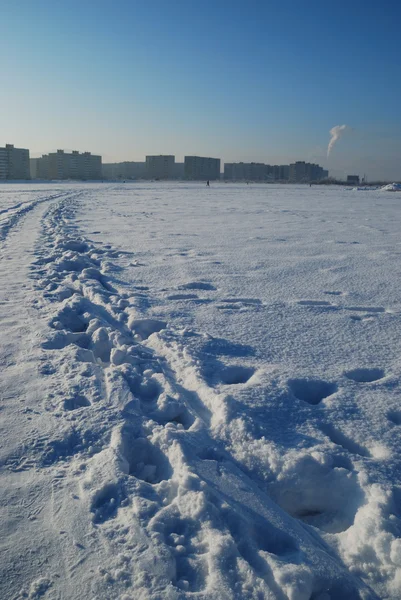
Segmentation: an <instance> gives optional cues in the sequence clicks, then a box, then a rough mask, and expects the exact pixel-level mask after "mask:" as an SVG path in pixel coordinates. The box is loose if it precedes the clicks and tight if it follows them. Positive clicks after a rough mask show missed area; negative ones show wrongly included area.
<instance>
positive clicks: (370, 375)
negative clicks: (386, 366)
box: [344, 369, 385, 383]
mask: <svg viewBox="0 0 401 600" xmlns="http://www.w3.org/2000/svg"><path fill="white" fill-rule="evenodd" d="M344 375H345V376H346V377H348V379H352V381H356V382H357V383H371V382H372V381H377V380H378V379H382V378H383V377H384V375H385V373H384V371H383V369H353V370H352V371H346V372H345V373H344Z"/></svg>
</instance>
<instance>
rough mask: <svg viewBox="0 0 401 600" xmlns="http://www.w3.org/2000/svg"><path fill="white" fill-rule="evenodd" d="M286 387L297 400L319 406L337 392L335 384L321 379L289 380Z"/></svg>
mask: <svg viewBox="0 0 401 600" xmlns="http://www.w3.org/2000/svg"><path fill="white" fill-rule="evenodd" d="M288 385H289V387H290V390H291V392H292V393H293V394H294V396H295V397H296V398H298V400H303V401H304V402H308V404H312V405H316V404H319V402H321V401H322V400H323V399H324V398H327V397H328V396H331V394H334V393H335V392H336V391H337V386H336V384H335V383H330V382H328V381H322V380H321V379H290V380H289V381H288Z"/></svg>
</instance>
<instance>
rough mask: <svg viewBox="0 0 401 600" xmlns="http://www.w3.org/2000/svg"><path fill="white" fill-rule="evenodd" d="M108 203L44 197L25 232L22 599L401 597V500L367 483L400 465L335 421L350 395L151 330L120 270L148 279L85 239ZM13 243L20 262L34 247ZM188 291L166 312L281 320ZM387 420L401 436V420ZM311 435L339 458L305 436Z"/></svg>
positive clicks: (12, 534)
mask: <svg viewBox="0 0 401 600" xmlns="http://www.w3.org/2000/svg"><path fill="white" fill-rule="evenodd" d="M111 191H112V190H111ZM115 193H118V190H115ZM94 195H96V191H95V192H90V191H81V192H73V191H69V192H68V193H65V195H64V196H62V197H58V198H50V197H48V198H47V201H48V202H49V204H50V207H48V206H47V204H46V205H45V204H43V205H42V200H43V202H45V199H42V200H41V202H39V201H38V202H37V204H36V205H35V206H32V212H31V213H30V214H31V215H34V219H35V220H34V221H33V222H31V223H30V222H29V218H28V217H27V221H26V222H25V224H23V225H22V226H21V230H20V236H21V239H23V238H24V236H25V235H26V232H28V231H30V232H31V233H30V238H28V239H27V240H26V246H25V249H26V250H27V249H29V248H30V249H31V251H32V249H34V253H35V256H36V257H35V260H34V261H33V262H32V263H31V266H30V267H29V268H30V271H31V282H33V284H34V288H35V291H34V292H32V293H30V294H28V295H27V297H26V298H25V299H24V292H23V291H22V290H21V287H20V286H21V285H24V284H22V281H23V280H24V279H23V274H22V275H21V279H20V281H18V282H17V285H16V288H15V290H13V294H12V296H13V297H15V298H19V304H18V305H17V309H16V311H15V312H14V315H13V313H9V315H10V316H13V318H14V319H15V320H16V321H17V320H18V318H17V317H18V311H21V309H22V307H23V306H24V302H25V306H26V307H29V310H28V317H29V318H28V319H27V322H26V323H25V324H24V327H25V328H26V329H27V331H28V337H30V339H31V342H30V347H29V348H28V349H25V350H24V352H25V358H24V361H25V362H24V363H23V364H27V365H28V371H29V372H28V374H27V375H26V376H25V377H24V376H23V377H22V378H21V381H20V383H19V384H18V386H16V387H14V390H13V394H12V395H11V396H10V397H9V398H8V399H7V398H6V397H5V393H4V392H5V391H6V390H2V396H3V399H4V400H6V402H5V409H4V410H5V411H6V412H7V415H10V416H9V417H8V416H7V418H8V421H7V422H8V424H9V425H10V427H11V429H12V431H13V435H14V436H15V439H14V440H13V441H12V439H11V438H9V439H8V440H7V444H6V445H5V446H6V447H5V448H4V449H3V452H2V455H1V461H2V464H3V466H4V471H3V477H4V480H5V481H6V482H7V491H6V492H4V493H3V498H2V500H3V503H4V502H7V503H8V506H9V507H10V510H11V512H12V513H14V514H15V517H14V518H12V519H11V520H10V519H9V520H8V522H9V523H11V524H12V527H11V531H10V530H9V531H7V529H4V534H5V539H6V540H8V541H9V542H13V544H14V549H13V550H12V549H11V547H10V545H9V544H8V545H7V542H6V544H5V548H6V549H7V552H9V553H10V555H9V558H8V559H6V560H5V562H4V563H3V565H4V566H3V577H2V581H4V582H5V583H4V588H3V589H4V590H5V592H6V597H10V598H17V597H18V598H24V597H25V598H26V597H27V598H38V597H41V596H43V597H46V598H49V599H50V598H71V599H74V598H81V597H82V596H88V597H90V598H91V597H93V598H95V597H96V598H110V599H111V598H113V599H114V598H121V599H123V598H124V599H128V598H136V597H141V598H142V597H143V598H186V597H188V598H189V597H199V598H205V599H206V598H222V599H224V598H227V599H229V598H279V599H281V598H283V599H284V598H293V599H298V598H299V599H303V598H305V599H307V600H309V599H311V600H312V599H313V600H318V599H319V600H327V599H328V598H332V599H335V598H345V597H346V598H376V597H384V594H388V595H389V596H391V595H392V594H393V596H392V597H396V593H397V592H395V591H394V590H396V589H397V587H396V586H397V585H398V583H397V582H398V579H397V578H398V577H399V571H398V559H399V552H400V545H399V531H398V527H399V524H398V519H399V517H398V516H395V515H396V511H395V512H394V510H393V508H392V507H393V505H394V506H395V505H397V502H398V499H397V498H398V497H397V496H396V494H397V490H396V489H394V490H392V489H391V488H389V487H388V486H386V485H384V486H380V484H379V481H374V482H372V483H370V481H369V478H370V477H373V479H374V478H375V469H376V467H375V466H374V465H372V460H376V461H379V463H378V467H377V468H378V473H379V474H380V473H382V472H383V473H384V471H383V470H382V466H381V464H380V460H381V459H382V458H385V452H386V448H385V446H383V445H380V444H376V445H373V444H371V443H370V442H369V441H367V442H366V443H363V441H362V440H359V436H355V437H356V439H355V437H354V436H352V434H349V433H348V432H347V431H346V430H344V427H343V426H342V424H341V421H339V420H336V419H334V418H330V410H329V406H330V404H325V403H327V402H329V403H330V402H335V398H336V394H337V393H338V391H339V385H338V383H337V382H335V381H333V380H332V378H330V377H329V378H327V380H326V379H324V378H319V377H316V376H315V377H313V376H297V375H296V374H295V375H294V376H292V377H287V376H286V375H285V374H282V373H281V372H280V370H279V369H277V366H275V365H272V364H271V363H266V362H265V363H263V361H260V359H258V358H257V357H256V356H255V352H254V349H253V348H252V347H251V346H249V345H247V344H241V343H238V342H233V341H230V340H229V339H225V338H222V337H215V336H212V335H210V334H207V333H205V332H199V331H196V330H194V329H193V328H190V327H180V326H178V327H177V326H174V321H173V320H172V319H171V317H172V313H170V314H168V315H166V318H163V315H162V314H159V315H154V311H153V310H152V304H153V299H152V296H151V291H150V290H149V289H147V286H145V285H137V286H134V285H132V284H131V283H129V282H127V280H126V278H125V272H124V270H123V267H122V266H121V265H125V264H127V263H129V264H130V265H131V266H132V267H133V268H134V270H135V269H138V264H139V265H140V264H141V263H140V261H139V262H138V261H136V259H135V257H134V255H133V254H132V253H131V251H127V250H124V249H121V248H120V249H118V248H117V247H113V246H111V245H109V244H104V243H102V242H101V243H94V242H93V241H91V240H90V239H89V237H87V236H85V235H84V234H83V232H82V231H81V230H80V228H79V219H78V218H77V214H78V213H80V212H81V211H82V207H83V206H84V205H85V204H88V205H89V203H92V202H93V198H94ZM92 206H93V205H92ZM34 208H35V209H36V211H35V210H33V209H34ZM17 210H18V208H17ZM39 222H40V223H41V234H40V237H39V238H38V239H37V240H36V241H34V237H35V233H36V232H37V225H36V224H39ZM35 227H36V231H35ZM12 235H15V236H17V233H13V234H12ZM8 243H9V244H12V243H14V247H16V244H17V243H18V237H15V239H14V240H11V239H8ZM21 251H22V252H23V251H24V249H23V248H22V249H21ZM15 260H17V257H15ZM6 272H7V270H6V271H5V274H4V276H6ZM25 285H26V284H25ZM177 287H178V288H179V289H178V290H176V292H173V291H172V290H166V291H165V292H163V294H164V295H165V297H167V299H168V300H169V302H187V301H189V302H194V303H196V302H200V306H202V302H201V301H202V300H210V301H211V302H214V303H215V306H216V309H217V311H220V312H221V311H222V312H225V311H230V312H231V313H234V314H241V315H246V313H247V312H249V311H252V312H250V314H251V315H252V314H255V311H265V310H266V308H265V302H264V301H262V300H260V299H259V298H253V297H248V296H239V295H236V296H231V295H230V296H227V297H225V298H221V297H220V298H217V299H216V300H215V301H214V300H212V299H211V298H210V295H212V294H215V293H216V291H217V286H216V285H214V284H212V283H211V282H210V281H205V280H195V279H193V280H192V281H190V282H187V283H183V284H181V285H179V286H177ZM17 288H18V289H17ZM189 291H190V292H191V293H188V292H189ZM192 292H196V293H192ZM200 293H201V294H205V295H209V297H207V296H206V297H205V298H200V297H199V294H200ZM325 293H326V294H327V296H329V297H330V298H331V297H333V298H340V297H342V292H340V291H336V290H334V291H333V290H327V291H326V292H325ZM327 296H326V297H327ZM344 300H345V302H348V300H347V296H344ZM4 302H6V301H4ZM296 305H297V306H299V308H297V309H296V310H299V311H305V310H306V311H325V313H324V314H326V313H327V311H332V310H334V311H335V312H343V313H344V314H349V313H347V311H352V316H355V317H356V316H358V315H359V314H360V313H361V314H362V315H367V317H366V318H371V319H373V318H376V317H377V315H378V314H381V313H382V312H383V313H385V311H386V309H385V308H384V307H383V310H381V308H382V307H377V306H376V307H369V306H362V305H359V306H358V305H357V306H355V305H348V304H344V305H341V306H340V305H338V304H337V303H335V302H334V301H333V302H332V301H331V300H323V299H322V300H309V299H308V300H306V299H305V300H299V301H297V304H295V306H296ZM3 306H5V304H4V305H3ZM276 308H277V305H276ZM379 309H380V310H379ZM33 312H35V313H36V315H37V316H36V320H37V321H38V323H40V326H39V325H38V324H36V323H35V318H33V317H32V313H33ZM256 314H257V312H256ZM371 315H373V316H371ZM311 316H313V315H311ZM17 327H20V325H19V324H17ZM22 339H23V335H22V333H21V332H19V333H16V335H15V336H14V342H15V347H12V348H10V350H9V351H7V355H11V356H14V357H17V356H18V352H21V349H20V348H18V347H17V346H18V340H19V341H20V342H21V340H22ZM4 358H5V355H4ZM17 363H19V360H17ZM19 364H20V363H19ZM37 365H39V373H38V374H37V375H36V377H35V375H34V373H33V371H34V369H35V368H36V366H37ZM386 376H387V374H386V372H385V370H384V369H382V368H379V367H371V368H367V367H366V368H365V367H363V368H362V367H361V368H353V369H351V368H350V369H348V370H346V371H345V373H344V378H345V379H346V380H347V381H349V382H350V383H349V384H350V385H353V386H361V385H380V382H381V381H382V380H383V379H385V378H386ZM8 381H11V375H10V376H9V378H8ZM30 382H34V386H33V393H32V396H30V395H29V391H28V389H27V388H28V386H29V384H30ZM369 389H370V388H369ZM350 390H352V388H350ZM40 391H42V394H40ZM289 394H290V396H289ZM351 394H352V391H351ZM289 397H290V398H292V399H295V401H296V402H298V403H299V405H298V411H299V412H298V416H295V417H294V409H293V405H289V404H288V400H289ZM16 398H18V399H19V400H18V401H22V400H23V403H22V406H23V408H22V409H21V416H23V417H24V419H23V420H22V419H21V420H20V422H16V419H17V416H16V415H18V411H16V408H15V402H16ZM349 407H350V411H351V410H352V401H351V397H350V401H349ZM311 411H320V412H317V413H314V414H313V413H311ZM314 415H315V416H314ZM389 415H390V416H389V419H390V420H391V421H392V423H393V424H395V425H398V423H399V422H401V419H399V415H398V412H397V411H396V410H393V411H392V412H391V414H390V413H389ZM294 418H295V422H296V423H297V427H299V428H300V429H299V430H297V428H295V427H294ZM308 421H309V422H310V423H313V424H314V426H315V429H314V430H313V432H312V430H311V431H310V435H311V436H313V437H314V439H316V430H317V431H320V436H321V438H322V440H324V442H319V441H318V440H316V441H314V442H313V444H312V443H311V442H309V441H308V440H307V438H306V434H305V430H304V433H303V434H302V435H301V434H300V430H301V428H302V427H304V423H307V422H308ZM18 438H19V439H18ZM311 439H312V437H311ZM389 468H390V470H391V468H392V469H393V471H392V472H393V473H394V474H395V473H396V472H397V471H396V469H397V468H398V467H397V466H396V465H395V464H394V465H392V466H390V465H389ZM392 514H393V515H394V518H393V519H392V518H391V516H392ZM22 517H23V518H24V519H25V520H24V523H25V526H26V530H25V534H24V533H23V532H22V531H21V524H20V520H21V519H22ZM3 521H4V517H3ZM26 536H28V539H27V540H26V542H24V541H23V540H24V538H25V537H26ZM33 539H34V540H35V541H32V540H33ZM16 562H18V563H19V565H20V567H21V574H20V575H19V577H18V576H17V574H16V572H13V567H12V564H13V563H14V564H15V563H16ZM364 563H365V565H369V566H368V567H367V569H368V570H364V567H363V564H364ZM374 589H376V590H377V591H378V593H379V596H378V595H376V593H375V591H374ZM384 590H386V591H385V592H384Z"/></svg>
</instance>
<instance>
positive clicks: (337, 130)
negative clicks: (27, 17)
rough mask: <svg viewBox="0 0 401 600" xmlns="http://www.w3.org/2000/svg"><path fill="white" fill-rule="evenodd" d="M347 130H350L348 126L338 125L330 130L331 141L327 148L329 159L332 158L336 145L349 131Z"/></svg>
mask: <svg viewBox="0 0 401 600" xmlns="http://www.w3.org/2000/svg"><path fill="white" fill-rule="evenodd" d="M347 129H350V128H349V127H348V125H336V126H335V127H333V129H330V135H331V139H330V142H329V145H328V147H327V157H329V156H330V152H331V151H332V149H333V147H334V144H335V143H336V142H337V141H338V140H339V139H340V137H341V136H342V135H343V134H344V133H345V132H346V131H347Z"/></svg>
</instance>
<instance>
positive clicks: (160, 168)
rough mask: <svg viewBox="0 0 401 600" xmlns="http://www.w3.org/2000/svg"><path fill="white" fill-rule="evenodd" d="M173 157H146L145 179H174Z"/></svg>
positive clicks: (161, 155)
mask: <svg viewBox="0 0 401 600" xmlns="http://www.w3.org/2000/svg"><path fill="white" fill-rule="evenodd" d="M174 164H175V156H172V155H163V154H160V155H159V156H147V157H146V177H147V178H148V179H172V178H173V177H174Z"/></svg>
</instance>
